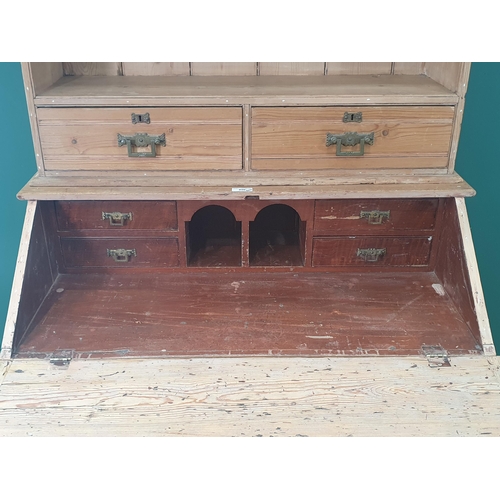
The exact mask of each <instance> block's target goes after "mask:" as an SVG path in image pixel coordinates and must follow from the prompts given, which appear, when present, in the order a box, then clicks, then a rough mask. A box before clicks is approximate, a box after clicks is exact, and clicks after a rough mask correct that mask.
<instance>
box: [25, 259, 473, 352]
mask: <svg viewBox="0 0 500 500" xmlns="http://www.w3.org/2000/svg"><path fill="white" fill-rule="evenodd" d="M257 270H258V269H257ZM257 270H256V272H248V271H246V272H243V271H241V272H239V273H235V272H233V271H231V270H216V271H217V272H207V271H206V270H197V271H196V272H195V271H194V270H193V269H188V270H187V271H189V272H183V273H179V272H171V273H170V274H163V275H162V274H151V273H150V274H146V273H139V274H138V273H136V274H108V275H106V274H103V273H101V274H85V275H83V274H80V275H61V276H60V277H59V279H58V280H57V281H56V284H55V286H54V287H53V290H52V292H51V294H49V297H48V299H47V300H46V302H45V304H44V307H43V308H42V311H41V312H40V317H39V318H38V321H37V323H36V326H35V327H34V329H33V331H32V332H31V333H30V334H29V335H28V336H27V337H26V338H25V340H24V342H23V343H22V345H21V346H20V347H19V348H18V352H17V354H18V355H19V356H21V357H26V356H29V357H32V356H42V357H46V356H48V355H49V354H51V353H52V352H54V351H55V350H57V349H63V348H64V349H74V350H75V352H76V353H77V356H79V357H84V358H86V357H89V356H91V357H102V356H118V357H119V356H179V355H180V356H186V355H187V356H189V355H208V356H220V355H226V356H227V355H245V354H247V355H273V356H280V355H295V356H300V355H307V356H318V355H319V356H325V355H326V356H328V355H331V356H359V355H373V356H378V355H410V354H418V353H420V350H421V346H422V345H423V344H428V345H435V344H440V345H442V346H443V348H445V349H447V350H449V351H450V352H451V353H457V354H467V353H469V352H477V349H478V346H477V341H476V340H475V339H474V337H473V336H472V334H471V333H470V331H469V328H468V326H467V325H466V324H465V323H464V321H463V319H462V317H461V316H460V314H459V312H458V311H457V310H456V308H455V306H454V304H453V302H452V301H451V300H450V298H449V297H448V295H447V294H446V293H442V290H441V288H440V286H441V285H440V282H439V280H438V279H437V278H436V276H435V275H434V274H433V273H428V272H418V273H417V272H414V273H382V274H381V273H326V272H325V273H305V272H302V273H298V272H285V271H282V272H279V273H278V272H274V273H269V272H267V273H266V272H262V271H261V270H258V272H257ZM58 290H59V291H58Z"/></svg>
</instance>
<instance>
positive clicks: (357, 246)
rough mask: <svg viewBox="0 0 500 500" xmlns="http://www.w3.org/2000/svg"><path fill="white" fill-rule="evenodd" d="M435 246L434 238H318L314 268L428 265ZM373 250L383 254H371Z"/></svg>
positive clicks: (315, 239)
mask: <svg viewBox="0 0 500 500" xmlns="http://www.w3.org/2000/svg"><path fill="white" fill-rule="evenodd" d="M431 243H432V237H428V238H423V237H422V238H419V237H414V238H412V237H407V238H390V237H386V238H383V237H379V238H371V237H369V238H364V237H351V238H314V240H313V254H312V261H313V266H314V267H320V266H370V267H387V266H390V267H398V266H412V267H413V266H427V265H428V264H429V258H430V250H431ZM370 249H375V250H378V251H379V252H375V251H373V252H369V250H370ZM377 253H378V255H377ZM363 255H365V256H363Z"/></svg>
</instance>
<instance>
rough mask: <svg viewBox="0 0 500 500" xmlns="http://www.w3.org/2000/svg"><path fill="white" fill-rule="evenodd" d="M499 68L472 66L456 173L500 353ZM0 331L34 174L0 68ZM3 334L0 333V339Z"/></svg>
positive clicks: (25, 129) (19, 97) (18, 84)
mask: <svg viewBox="0 0 500 500" xmlns="http://www.w3.org/2000/svg"><path fill="white" fill-rule="evenodd" d="M498 89H500V63H474V64H473V65H472V70H471V76H470V81H469V89H468V92H467V104H466V109H465V114H464V120H463V124H462V135H461V140H460V146H459V150H458V158H457V165H456V169H457V171H458V172H459V173H460V175H462V177H464V178H465V179H466V180H467V181H468V182H469V183H470V184H471V185H472V186H473V187H474V188H475V189H476V190H477V193H478V194H477V196H476V197H475V198H471V199H469V200H468V201H467V207H468V210H469V217H470V220H471V226H472V233H473V236H474V243H475V246H476V253H477V257H478V263H479V270H480V272H481V277H482V282H483V287H484V292H485V298H486V304H487V306H488V312H489V316H490V321H491V327H492V330H493V335H494V339H495V345H496V346H497V350H499V351H500V307H499V306H500V304H499V303H498V287H499V285H500V263H499V260H500V259H498V258H497V256H496V248H500V230H499V229H498V227H499V226H500V220H499V217H500V212H499V210H498V206H497V200H498V199H499V198H500V160H499V157H498V152H497V150H498V146H497V144H498V142H500V139H499V138H498V137H499V132H500V122H499V118H500V98H498V97H497V93H498ZM0 137H1V138H2V139H3V140H2V146H1V148H2V154H1V155H0V166H1V169H2V171H3V172H4V175H3V176H2V177H3V179H2V182H1V183H0V251H1V254H0V255H1V258H2V260H1V262H2V265H1V266H0V273H1V276H0V325H3V323H4V319H5V317H6V314H7V306H8V303H9V296H10V289H11V284H12V278H13V275H14V267H15V263H16V257H17V250H18V247H19V239H20V236H21V229H22V224H23V218H24V211H25V206H26V204H25V202H21V201H17V200H16V197H15V195H16V193H17V192H18V191H19V190H20V189H21V188H22V186H23V185H24V184H25V183H26V182H27V181H28V180H29V178H30V177H31V176H32V175H33V174H34V173H35V172H36V165H35V159H34V153H33V146H32V142H31V133H30V128H29V121H28V113H27V109H26V104H25V97H24V90H23V82H22V77H21V67H20V65H19V64H18V63H0ZM2 332H3V328H1V330H0V335H1V334H2Z"/></svg>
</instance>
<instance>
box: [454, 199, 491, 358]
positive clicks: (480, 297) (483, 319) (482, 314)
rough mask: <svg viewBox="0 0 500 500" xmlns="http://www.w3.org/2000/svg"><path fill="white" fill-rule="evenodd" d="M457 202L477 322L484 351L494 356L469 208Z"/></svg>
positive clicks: (462, 200) (456, 200)
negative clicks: (468, 213) (468, 212)
mask: <svg viewBox="0 0 500 500" xmlns="http://www.w3.org/2000/svg"><path fill="white" fill-rule="evenodd" d="M455 202H456V210H457V216H458V223H459V225H460V232H461V235H462V241H463V245H464V254H465V264H466V266H467V270H468V274H469V281H470V286H471V289H472V300H473V302H474V308H475V317H476V318H477V321H478V323H479V333H480V335H481V342H482V344H483V350H484V353H485V354H487V355H492V356H494V355H495V354H496V353H495V346H494V344H493V337H492V334H491V328H490V322H489V319H488V312H487V310H486V303H485V301H484V294H483V287H482V285H481V277H480V276H479V268H478V266H477V260H476V251H475V250H474V243H473V241H472V233H471V230H470V223H469V217H468V215H467V208H466V206H465V200H464V198H456V199H455Z"/></svg>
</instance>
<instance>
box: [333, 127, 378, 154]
mask: <svg viewBox="0 0 500 500" xmlns="http://www.w3.org/2000/svg"><path fill="white" fill-rule="evenodd" d="M373 139H374V133H373V132H370V133H369V134H358V133H357V132H346V133H345V134H330V133H328V134H326V147H328V146H332V145H333V144H336V145H337V156H363V155H364V154H365V144H369V145H370V146H373ZM358 144H359V151H342V146H357V145H358Z"/></svg>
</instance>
